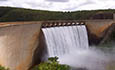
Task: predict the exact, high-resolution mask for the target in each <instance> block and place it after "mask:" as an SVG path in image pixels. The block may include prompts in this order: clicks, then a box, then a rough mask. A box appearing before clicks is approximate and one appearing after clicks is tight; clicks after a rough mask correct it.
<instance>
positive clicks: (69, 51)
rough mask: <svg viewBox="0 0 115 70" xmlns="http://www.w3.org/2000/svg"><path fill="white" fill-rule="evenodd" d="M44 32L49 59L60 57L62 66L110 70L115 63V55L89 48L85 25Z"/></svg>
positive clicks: (56, 28) (49, 29)
mask: <svg viewBox="0 0 115 70" xmlns="http://www.w3.org/2000/svg"><path fill="white" fill-rule="evenodd" d="M42 30H43V33H44V35H45V39H46V44H47V48H48V54H49V57H54V56H58V57H59V61H60V63H61V64H67V65H70V66H71V67H74V68H75V70H76V68H85V69H86V70H110V69H108V66H111V65H112V64H114V63H115V59H114V58H115V53H112V54H110V52H107V53H105V51H102V50H100V48H93V47H89V45H88V37H87V31H86V27H85V25H77V26H60V27H51V28H43V29H42ZM104 50H105V49H104ZM113 51H114V50H113ZM113 61H114V62H113ZM110 63H111V64H110ZM109 64H110V65H109Z"/></svg>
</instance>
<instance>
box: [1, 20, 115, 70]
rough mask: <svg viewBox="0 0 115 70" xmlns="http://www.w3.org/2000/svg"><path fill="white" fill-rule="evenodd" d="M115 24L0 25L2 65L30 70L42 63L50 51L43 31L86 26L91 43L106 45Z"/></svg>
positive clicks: (95, 22) (75, 21)
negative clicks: (44, 55)
mask: <svg viewBox="0 0 115 70" xmlns="http://www.w3.org/2000/svg"><path fill="white" fill-rule="evenodd" d="M114 23H115V21H114V20H63V21H62V20H58V21H27V22H0V65H2V66H6V67H8V68H10V69H11V70H28V69H29V68H30V67H31V66H32V65H35V64H37V63H39V62H40V61H41V57H42V56H43V53H44V52H43V50H44V48H46V47H45V46H46V44H45V39H44V35H43V33H42V31H41V28H50V27H60V26H77V25H86V27H87V31H88V37H89V42H90V43H91V44H99V43H100V42H104V41H105V40H106V39H107V38H108V36H109V34H110V33H111V31H112V29H113V25H114Z"/></svg>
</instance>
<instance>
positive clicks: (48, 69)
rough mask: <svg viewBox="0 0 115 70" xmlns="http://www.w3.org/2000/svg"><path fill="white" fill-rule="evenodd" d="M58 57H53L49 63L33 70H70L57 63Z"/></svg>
mask: <svg viewBox="0 0 115 70" xmlns="http://www.w3.org/2000/svg"><path fill="white" fill-rule="evenodd" d="M57 59H58V57H51V58H49V59H48V61H47V62H43V63H40V64H39V65H37V66H35V67H34V68H33V69H32V70H70V67H69V66H68V65H61V64H59V62H58V61H57Z"/></svg>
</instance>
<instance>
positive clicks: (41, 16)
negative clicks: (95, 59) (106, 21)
mask: <svg viewBox="0 0 115 70" xmlns="http://www.w3.org/2000/svg"><path fill="white" fill-rule="evenodd" d="M97 13H115V10H114V9H108V10H89V11H88V10H84V11H73V12H60V11H57V12H56V11H43V10H32V9H24V8H14V7H0V22H11V21H43V20H85V19H91V17H92V16H94V15H96V14H97Z"/></svg>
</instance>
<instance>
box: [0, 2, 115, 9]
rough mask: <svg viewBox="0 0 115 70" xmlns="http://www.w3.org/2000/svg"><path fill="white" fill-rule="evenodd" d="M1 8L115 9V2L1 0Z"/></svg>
mask: <svg viewBox="0 0 115 70" xmlns="http://www.w3.org/2000/svg"><path fill="white" fill-rule="evenodd" d="M0 6H10V7H21V8H29V9H38V10H50V11H78V10H96V9H115V0H0Z"/></svg>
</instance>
